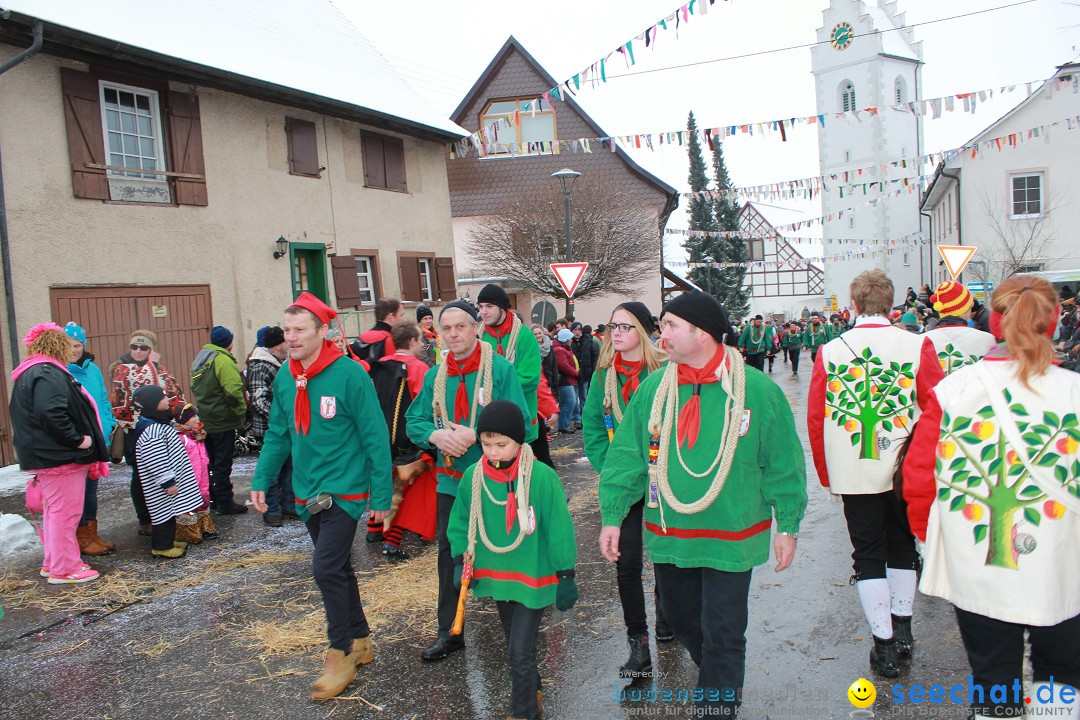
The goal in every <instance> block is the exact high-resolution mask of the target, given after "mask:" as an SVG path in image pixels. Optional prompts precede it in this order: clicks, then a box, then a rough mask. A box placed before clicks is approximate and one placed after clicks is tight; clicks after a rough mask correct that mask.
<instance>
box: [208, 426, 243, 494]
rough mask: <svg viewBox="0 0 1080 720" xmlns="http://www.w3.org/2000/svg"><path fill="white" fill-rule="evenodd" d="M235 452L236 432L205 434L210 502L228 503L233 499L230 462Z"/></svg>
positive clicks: (224, 431) (226, 431) (225, 431)
mask: <svg viewBox="0 0 1080 720" xmlns="http://www.w3.org/2000/svg"><path fill="white" fill-rule="evenodd" d="M235 451H236V431H235V430H222V431H221V432H214V433H207V434H206V455H207V457H209V459H210V500H211V502H216V503H228V502H229V501H230V500H232V499H233V487H232V461H233V452H235Z"/></svg>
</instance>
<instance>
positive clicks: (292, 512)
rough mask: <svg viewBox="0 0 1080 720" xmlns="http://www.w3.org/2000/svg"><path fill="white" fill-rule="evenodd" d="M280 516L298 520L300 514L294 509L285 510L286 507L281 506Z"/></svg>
mask: <svg viewBox="0 0 1080 720" xmlns="http://www.w3.org/2000/svg"><path fill="white" fill-rule="evenodd" d="M281 517H283V518H289V519H291V520H299V519H300V514H299V513H298V512H296V511H295V510H286V509H284V508H282V510H281Z"/></svg>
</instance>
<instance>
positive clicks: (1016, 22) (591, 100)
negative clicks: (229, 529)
mask: <svg viewBox="0 0 1080 720" xmlns="http://www.w3.org/2000/svg"><path fill="white" fill-rule="evenodd" d="M333 1H334V3H335V4H337V5H338V6H339V7H340V8H341V9H342V10H343V11H344V12H345V13H346V14H347V15H348V16H349V17H350V19H351V20H352V21H353V22H354V23H355V24H356V25H357V27H359V28H360V30H361V31H362V32H363V33H364V34H365V35H366V36H367V38H368V39H369V40H370V41H371V42H372V43H374V45H375V47H376V48H378V49H379V50H380V51H381V52H382V53H383V54H384V55H385V56H387V58H388V59H389V60H390V61H391V62H393V63H394V64H395V65H397V67H398V68H399V70H401V72H402V74H403V75H404V77H405V78H406V79H407V80H409V81H410V82H411V83H412V84H413V85H414V87H415V88H416V89H417V91H418V92H420V93H421V95H423V96H424V97H425V98H427V99H428V101H429V102H430V103H431V105H432V107H433V108H434V109H436V110H437V111H439V112H441V113H445V114H449V113H450V112H451V111H452V110H453V109H454V108H455V107H456V106H457V104H458V102H459V101H460V100H461V99H462V97H463V96H464V94H465V93H466V92H467V91H468V89H469V88H470V87H471V86H472V84H473V82H474V81H475V80H476V78H477V77H478V76H479V75H480V73H481V72H482V71H483V69H484V68H485V67H486V66H487V64H488V63H489V62H490V61H491V59H492V57H493V56H494V54H495V53H496V52H497V51H498V49H499V48H500V47H501V46H502V44H503V42H505V40H506V38H507V37H508V36H509V35H514V36H515V37H517V39H518V40H519V41H521V43H522V44H523V45H524V46H525V48H526V49H528V50H529V52H530V53H532V55H533V56H534V57H535V58H536V59H537V61H538V62H540V63H541V64H542V65H543V66H544V67H545V68H546V69H547V70H548V71H549V72H550V73H551V74H552V75H554V76H555V78H556V79H558V80H560V81H562V80H564V79H567V78H569V77H571V76H572V75H574V74H575V73H577V72H579V71H580V70H582V69H583V68H585V67H587V66H588V65H590V64H591V63H593V62H595V61H596V60H598V59H599V58H600V57H602V56H605V55H607V53H608V52H610V51H611V50H613V49H614V48H615V47H616V46H618V45H620V44H621V43H623V42H625V41H626V40H628V39H631V38H633V37H635V36H636V35H638V34H640V33H641V32H642V31H644V30H645V29H646V28H647V27H650V26H652V24H653V23H655V22H656V21H657V20H659V19H660V18H662V17H664V16H665V15H667V14H669V13H671V12H672V11H674V10H675V9H676V8H677V7H678V4H679V0H543V2H505V1H504V2H492V1H491V0H442V1H436V0H420V1H419V2H411V3H408V2H406V3H402V2H386V1H385V0H333ZM699 1H700V0H699ZM837 1H843V2H848V1H849V0H837ZM870 1H871V2H873V1H874V0H870ZM1017 1H1018V0H949V1H948V2H942V1H941V0H899V3H898V7H899V10H900V11H902V12H906V13H907V16H906V23H907V24H908V25H913V24H918V23H928V22H929V21H935V20H939V19H941V18H947V17H950V16H955V15H961V14H964V13H970V12H973V11H977V10H984V9H987V8H996V7H1001V6H1005V5H1012V4H1014V3H1016V2H1017ZM828 5H829V0H718V1H717V3H716V4H715V5H713V6H712V9H711V10H710V11H709V13H708V14H707V15H705V16H703V17H702V16H692V17H691V22H690V23H689V25H683V26H682V27H681V28H680V30H679V35H678V38H676V36H675V33H674V32H671V31H668V32H664V33H662V34H661V35H660V37H659V40H658V42H657V43H656V45H655V46H654V48H652V49H646V48H644V47H639V43H635V44H634V54H635V58H636V60H637V64H636V65H635V66H634V67H633V68H631V69H630V70H627V69H626V67H625V65H624V64H623V63H622V61H621V60H613V61H611V62H609V64H608V82H607V84H606V85H602V86H600V87H598V88H597V89H595V90H586V89H584V88H583V89H582V92H580V93H579V94H578V100H579V101H580V103H581V104H582V106H583V107H584V108H585V109H586V110H587V111H588V112H589V113H590V114H591V115H592V116H593V117H594V118H595V119H596V120H597V121H598V122H599V124H600V126H601V127H602V128H604V130H605V131H606V132H607V133H610V134H612V135H623V134H632V133H640V132H662V131H669V130H678V129H680V128H684V127H685V125H686V116H687V113H688V111H690V110H693V111H694V113H695V115H696V116H697V118H698V121H699V125H700V126H702V127H716V126H723V125H731V124H735V123H739V122H744V121H751V122H753V121H765V120H773V119H777V118H782V117H783V118H790V117H799V116H806V115H812V114H816V112H817V110H816V109H815V106H814V78H813V76H812V75H811V74H810V49H809V48H801V49H793V50H786V51H780V52H771V53H767V54H759V55H756V56H755V57H750V58H744V59H736V60H727V61H723V62H713V63H708V64H700V65H697V66H695V67H684V68H676V69H668V70H659V68H667V67H669V66H674V65H683V64H686V63H700V62H701V61H706V60H714V59H719V58H726V57H730V56H734V55H743V54H747V53H760V52H761V51H767V50H773V49H777V48H784V47H787V46H792V45H802V44H806V43H811V42H814V41H815V40H816V39H817V38H816V30H817V28H818V27H820V26H821V24H822V20H821V13H822V10H823V9H825V8H826V7H828ZM914 32H915V37H916V40H922V42H923V59H924V61H925V65H924V67H923V85H924V88H923V98H932V97H938V96H942V95H949V94H954V93H959V92H966V91H970V90H979V89H983V88H998V87H1000V86H1004V85H1012V84H1016V83H1024V82H1027V81H1031V80H1039V79H1044V78H1047V77H1049V76H1051V75H1052V74H1053V72H1054V69H1055V67H1056V66H1057V65H1061V64H1063V63H1065V62H1068V61H1070V60H1072V59H1074V58H1075V57H1076V56H1077V54H1078V53H1077V49H1078V47H1080V3H1078V2H1077V1H1076V0H1034V1H1033V2H1027V3H1025V4H1022V5H1019V6H1017V7H1011V8H1005V9H1001V10H996V11H993V12H987V13H983V14H981V15H976V16H973V17H966V18H960V19H955V20H944V21H941V22H933V23H930V24H923V25H919V26H917V27H915V29H914ZM645 70H656V72H648V73H644V74H636V75H628V76H626V77H619V76H620V75H622V74H625V73H628V72H635V73H642V71H645ZM1023 97H1024V93H1023V91H1022V90H1021V91H1019V92H1016V93H1012V94H1006V95H1004V96H1002V97H1001V99H1000V100H999V99H997V98H995V100H994V101H993V102H987V103H980V104H979V105H978V109H977V112H976V113H975V114H973V115H965V114H964V113H962V112H954V113H943V114H942V118H941V119H938V120H930V119H927V120H926V122H925V131H926V134H925V141H924V152H933V151H937V150H942V149H948V148H952V147H956V146H958V145H961V144H963V143H965V142H966V141H967V140H969V139H970V138H971V137H972V136H974V135H975V134H977V133H978V132H979V131H980V130H982V129H983V128H985V127H986V126H988V125H990V124H991V123H992V122H993V121H994V120H996V119H997V118H998V117H1000V116H1001V115H1003V114H1004V113H1005V112H1007V111H1008V110H1009V109H1010V108H1011V107H1012V106H1013V105H1015V104H1016V103H1017V102H1019V101H1020V100H1022V99H1023ZM923 98H917V99H923ZM467 129H469V130H476V128H473V127H470V128H467ZM724 152H725V156H726V159H727V161H728V167H729V172H730V175H731V178H732V181H733V182H734V183H735V185H737V186H748V185H758V184H765V183H770V182H777V181H781V180H787V179H791V178H800V177H807V176H814V175H817V174H818V173H819V170H818V157H817V135H816V132H815V130H814V129H813V127H812V126H810V127H804V128H800V129H796V130H795V131H794V132H789V133H788V142H786V143H782V142H781V140H780V137H779V136H778V135H771V136H766V137H764V138H762V137H759V136H757V135H755V136H754V137H753V138H750V137H747V136H741V137H736V138H732V139H729V140H728V141H727V143H725V146H724ZM634 157H635V159H636V160H637V161H638V162H639V163H640V164H642V165H643V166H644V167H646V168H647V169H648V170H650V171H652V172H654V173H655V174H657V175H658V176H659V177H661V178H663V179H664V180H665V181H667V182H668V183H670V184H672V185H674V186H675V187H676V188H679V189H680V190H685V189H687V183H686V175H687V160H686V154H685V151H684V150H681V149H677V148H673V149H672V150H670V151H659V152H650V151H647V150H644V151H635V152H634ZM508 162H517V161H508ZM521 162H528V160H522V161H521ZM567 164H568V165H570V166H572V165H573V156H567ZM789 205H792V204H791V203H789ZM794 206H795V207H798V208H799V209H802V210H805V211H806V212H807V214H808V215H810V216H815V215H818V214H819V208H818V207H817V206H816V205H814V204H809V203H801V204H800V203H795V204H794ZM676 215H677V216H678V217H674V218H672V221H671V222H670V223H669V227H685V224H686V222H685V212H684V210H683V209H682V208H680V210H679V211H677V212H676ZM675 244H677V243H676V242H675V241H674V240H673V239H669V241H668V243H667V245H668V248H669V250H674V247H673V245H675ZM672 254H674V253H672Z"/></svg>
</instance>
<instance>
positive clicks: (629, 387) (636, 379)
mask: <svg viewBox="0 0 1080 720" xmlns="http://www.w3.org/2000/svg"><path fill="white" fill-rule="evenodd" d="M612 366H613V367H614V368H615V372H617V373H619V374H620V375H622V376H623V377H624V378H626V381H625V382H623V386H622V399H623V404H624V405H629V404H630V396H631V395H633V394H634V393H635V392H637V389H638V386H639V385H641V377H640V376H641V371H642V370H644V369H645V358H640V359H639V360H638V361H637V362H636V363H634V364H632V365H631V364H630V363H628V362H627V361H625V360H623V357H622V353H620V352H617V353H615V362H614V363H613V364H612Z"/></svg>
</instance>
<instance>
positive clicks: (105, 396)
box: [68, 353, 116, 443]
mask: <svg viewBox="0 0 1080 720" xmlns="http://www.w3.org/2000/svg"><path fill="white" fill-rule="evenodd" d="M79 359H80V361H81V362H80V363H68V370H69V371H71V374H72V375H73V376H75V379H76V380H78V381H79V384H80V385H82V386H83V387H84V388H86V392H88V393H90V397H92V398H94V402H96V403H97V410H98V417H100V418H101V434H102V435H103V436H104V437H105V442H106V443H108V442H109V436H110V435H112V431H113V426H114V425H116V417H115V416H114V415H113V413H112V403H110V402H109V392H108V390H106V388H105V378H104V377H102V375H101V370H100V369H99V368H98V366H97V365H95V364H94V356H93V355H90V354H89V353H84V354H83V356H82V357H81V358H79Z"/></svg>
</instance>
